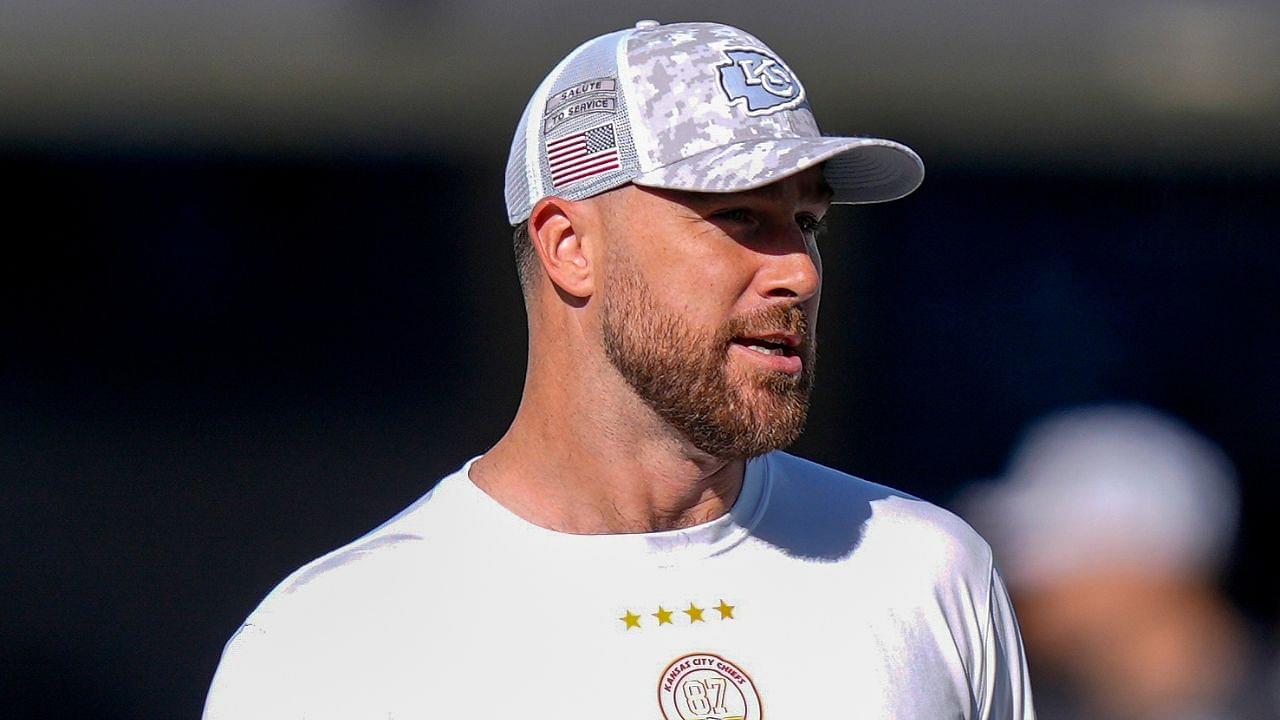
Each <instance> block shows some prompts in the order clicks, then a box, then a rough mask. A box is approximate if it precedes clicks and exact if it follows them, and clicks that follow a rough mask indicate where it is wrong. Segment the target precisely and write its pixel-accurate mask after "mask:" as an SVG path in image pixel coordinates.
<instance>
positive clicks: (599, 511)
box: [205, 21, 1033, 720]
mask: <svg viewBox="0 0 1280 720" xmlns="http://www.w3.org/2000/svg"><path fill="white" fill-rule="evenodd" d="M922 175H923V168H922V165H921V164H920V161H919V158H918V157H916V155H915V154H914V153H913V152H912V151H910V150H909V149H907V148H905V147H903V146H901V145H898V144H896V143H893V142H890V141H887V140H879V139H873V138H824V137H821V136H820V135H819V133H818V129H817V126H816V124H815V122H814V119H813V115H812V112H811V110H810V107H809V103H808V97H807V95H806V93H805V90H804V88H803V86H801V84H800V83H799V81H798V80H797V79H796V77H795V75H794V74H793V73H792V72H791V70H790V69H789V68H788V67H787V66H786V65H785V64H784V63H783V62H782V60H781V59H780V58H778V56H777V55H776V54H774V53H773V52H772V51H771V50H769V48H767V47H766V46H765V45H764V44H763V43H761V42H760V41H759V40H757V39H756V38H754V37H752V36H750V35H748V34H746V33H744V32H742V31H740V30H737V29H735V28H730V27H727V26H723V25H715V24H705V23H689V24H676V25H666V26H663V25H659V24H658V23H656V22H652V21H643V22H640V23H638V24H637V25H636V27H635V28H633V29H628V30H623V31H619V32H616V33H612V34H609V35H605V36H603V37H600V38H596V39H594V40H591V41H589V42H587V43H586V44H584V45H582V46H581V47H579V48H578V49H576V50H574V51H573V52H572V53H570V54H569V56H568V57H566V58H565V59H564V60H563V61H562V62H561V63H560V64H559V65H558V66H557V67H556V68H555V69H554V70H552V72H551V74H550V75H549V76H548V77H547V79H546V80H545V81H544V82H543V83H542V85H541V86H540V87H539V88H538V90H537V91H536V92H535V93H534V95H533V98H532V100H530V102H529V104H528V106H527V107H526V109H525V113H524V117H523V118H522V119H521V121H520V125H519V127H518V129H517V131H516V136H515V140H514V142H513V144H512V153H511V158H510V163H509V165H508V170H507V192H506V195H507V208H508V213H509V219H510V221H511V223H512V224H513V225H516V226H517V231H516V245H517V256H518V262H519V269H520V277H521V282H522V284H523V286H524V292H525V300H526V306H527V309H528V317H529V339H530V340H529V362H528V374H527V378H526V385H525V391H524V397H523V399H522V402H521V405H520V408H519V410H518V412H517V414H516V417H515V419H514V421H513V422H512V425H511V428H510V430H509V431H508V432H507V434H506V435H505V436H504V437H503V438H502V439H501V440H500V441H499V442H498V443H497V444H496V445H495V446H494V447H493V448H492V449H490V450H489V451H488V452H487V453H485V454H484V455H483V456H482V457H479V458H476V459H474V460H472V461H470V462H468V463H467V464H466V465H464V466H463V467H462V468H461V469H460V470H458V471H457V472H456V473H454V474H452V475H450V476H448V477H446V478H444V479H443V480H442V481H441V482H440V483H439V484H438V485H437V486H436V487H435V488H434V489H433V490H432V491H431V492H430V493H428V494H427V495H426V496H425V497H424V498H422V499H421V500H420V501H418V502H417V503H415V504H414V505H412V506H411V507H409V508H408V509H407V510H405V511H404V512H402V513H401V514H400V515H398V516H396V517H395V518H393V519H392V520H391V521H389V522H388V523H386V524H385V525H383V526H382V527H380V528H378V529H377V530H375V531H373V532H372V533H370V534H369V535H367V536H365V537H364V538H362V539H360V540H358V541H356V542H355V543H353V544H351V545H349V546H347V547H345V548H342V549H340V550H338V551H335V552H333V553H331V554H329V555H327V556H325V557H323V558H321V559H319V560H317V561H315V562H313V563H311V564H309V565H307V566H306V567H304V568H302V569H301V570H299V571H298V572H297V573H295V574H294V575H293V576H292V577H290V578H289V579H287V580H286V581H285V582H284V583H283V584H281V585H280V586H279V587H278V588H277V589H276V590H275V591H274V592H272V593H271V595H270V596H269V597H268V598H267V599H266V600H265V601H264V602H263V603H262V605H261V606H260V607H259V608H258V609H257V610H256V611H255V612H254V613H253V615H252V616H251V617H250V618H249V619H248V621H247V622H246V623H245V625H244V626H243V627H242V628H241V629H240V631H239V632H238V633H237V634H236V636H235V637H233V638H232V640H231V642H230V643H229V644H228V646H227V649H226V651H225V653H224V655H223V660H222V664H221V666H220V667H219V669H218V673H217V676H216V678H215V679H214V683H213V688H212V690H211V691H210V695H209V699H208V702H207V705H206V712H205V716H206V718H208V719H209V720H221V719H222V718H259V717H261V718H267V717H270V718H284V717H306V718H330V717H332V718H366V717H367V718H386V717H393V718H428V717H461V716H467V717H485V718H489V717H512V716H521V717H533V718H557V719H561V720H570V719H578V718H582V719H586V718H603V717H617V718H646V719H653V718H664V719H665V720H692V719H694V718H698V719H709V718H717V719H718V720H727V719H729V718H735V719H737V720H759V719H760V718H763V717H765V716H768V717H771V718H782V719H792V718H820V717H848V718H913V719H919V718H944V717H945V718H956V717H964V718H1031V717H1033V712H1032V709H1031V701H1030V693H1029V689H1028V685H1027V680H1026V671H1025V666H1024V661H1023V657H1022V648H1021V642H1020V640H1019V637H1018V630H1017V627H1016V623H1015V621H1014V618H1013V614H1012V611H1011V610H1010V607H1009V604H1008V600H1007V598H1006V595H1005V592H1004V589H1003V586H1002V584H1001V581H1000V579H999V577H998V576H997V575H996V573H995V570H994V569H993V567H992V561H991V554H990V551H989V549H988V547H987V545H986V543H984V542H983V541H982V540H981V539H980V538H979V537H978V536H977V535H976V534H975V533H973V531H972V530H970V529H969V527H968V526H967V525H965V524H964V523H963V522H961V521H960V520H959V519H957V518H956V517H954V516H952V515H950V514H948V513H946V512H945V511H942V510H940V509H938V508H935V507H933V506H931V505H929V504H927V503H924V502H921V501H919V500H916V499H914V498H911V497H908V496H905V495H902V494H900V493H896V492H894V491H892V490H889V489H887V488H883V487H880V486H877V485H873V484H870V483H867V482H864V481H861V480H858V479H855V478H852V477H849V476H847V475H844V474H842V473H839V472H836V471H834V470H830V469H827V468H824V467H821V466H819V465H815V464H813V463H809V462H807V461H804V460H801V459H798V458H795V457H792V456H789V455H786V454H783V453H780V452H775V451H776V450H777V449H778V448H781V447H784V446H786V445H787V444H789V443H790V442H792V441H793V440H794V439H795V438H796V437H797V436H798V435H799V433H800V431H801V427H802V425H803V422H804V418H805V411H806V406H807V400H808V396H809V390H810V386H811V383H812V379H813V362H814V335H813V329H814V323H815V321H816V319H817V311H818V298H819V291H820V289H821V265H820V263H819V258H818V251H817V247H816V245H815V241H814V236H815V234H816V232H817V230H818V227H819V225H820V223H821V222H822V219H823V216H824V215H825V213H826V211H827V208H828V206H829V205H830V204H831V203H832V202H833V201H834V202H840V203H850V202H876V201H881V200H889V199H893V198H897V197H901V196H903V195H905V194H907V193H909V192H910V191H911V190H913V189H914V188H915V187H916V186H917V185H918V184H919V182H920V180H921V178H922Z"/></svg>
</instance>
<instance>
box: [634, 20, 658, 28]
mask: <svg viewBox="0 0 1280 720" xmlns="http://www.w3.org/2000/svg"><path fill="white" fill-rule="evenodd" d="M661 24H662V23H660V22H658V21H657V20H641V21H640V22H638V23H636V29H637V30H652V29H654V28H656V27H658V26H659V25H661Z"/></svg>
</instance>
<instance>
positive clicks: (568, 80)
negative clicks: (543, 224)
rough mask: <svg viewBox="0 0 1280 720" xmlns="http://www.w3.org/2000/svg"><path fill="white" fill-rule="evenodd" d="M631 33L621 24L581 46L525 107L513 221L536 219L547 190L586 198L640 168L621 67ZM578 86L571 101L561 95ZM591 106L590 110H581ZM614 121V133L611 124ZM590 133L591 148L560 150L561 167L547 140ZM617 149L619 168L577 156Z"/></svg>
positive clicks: (513, 179)
mask: <svg viewBox="0 0 1280 720" xmlns="http://www.w3.org/2000/svg"><path fill="white" fill-rule="evenodd" d="M631 32H632V31H631V30H619V31H617V32H614V33H610V34H608V35H604V36H601V37H598V38H595V39H594V40H590V41H588V42H586V43H583V44H582V45H580V46H579V47H578V48H577V49H575V50H574V51H573V52H572V53H570V54H569V55H568V56H567V57H566V58H565V59H564V60H562V61H561V62H560V64H559V65H558V66H557V67H556V68H555V69H554V70H552V72H551V74H550V75H548V76H547V79H546V80H544V81H543V84H542V85H541V86H540V87H539V88H538V91H537V92H535V93H534V96H533V98H531V99H530V101H529V104H528V105H527V106H526V107H525V111H524V114H523V115H522V116H521V118H520V125H519V127H517V129H516V135H515V138H514V139H513V141H512V143H511V155H510V157H509V158H508V161H507V177H506V182H507V189H506V199H507V219H508V221H510V223H511V224H512V225H517V224H519V223H521V222H523V221H524V220H526V219H528V217H529V213H530V212H532V210H533V206H534V205H535V204H536V203H537V202H538V200H541V199H542V198H543V197H545V196H548V195H557V196H559V197H563V198H566V199H569V200H580V199H582V198H586V197H590V196H592V195H596V194H598V193H601V192H604V191H605V190H609V189H611V188H615V187H618V186H620V185H623V184H625V183H626V182H628V181H629V180H630V179H631V178H633V177H635V176H636V175H637V174H638V172H639V171H638V162H637V159H636V151H635V144H634V143H633V141H632V133H631V124H630V121H629V119H628V118H629V114H628V112H627V94H626V89H625V88H624V87H623V84H622V82H621V78H619V77H618V75H619V73H618V67H617V54H618V45H619V43H620V42H625V40H626V38H627V37H628V36H629V35H630V34H631ZM596 80H607V81H609V83H611V87H610V86H609V83H606V84H604V85H601V86H599V87H597V86H593V85H590V84H589V83H591V81H596ZM574 91H580V92H577V93H576V94H573V95H572V96H571V97H569V98H567V99H566V98H564V97H562V96H561V94H562V93H566V92H574ZM583 104H587V105H586V109H584V110H582V111H577V110H579V106H581V105H583ZM570 111H575V112H570ZM608 124H611V125H612V133H611V134H610V133H609V131H608V129H606V128H604V127H603V126H605V125H608ZM588 131H590V132H589V133H588ZM584 133H588V137H589V138H590V140H591V141H590V145H589V148H587V149H583V150H575V149H573V148H570V149H569V150H567V151H562V152H559V153H557V154H556V159H557V164H556V167H555V168H554V169H553V167H552V161H551V159H549V158H548V154H547V142H548V141H550V142H552V143H561V144H563V143H570V142H573V141H574V140H575V139H576V138H579V137H581V136H582V135H583V134H584ZM610 137H612V141H611V143H612V147H609V146H610V141H609V138H610ZM614 149H616V158H617V165H618V167H617V168H616V169H609V170H605V171H603V172H594V170H595V169H598V168H599V167H600V166H598V165H596V166H593V165H590V164H587V165H582V164H579V163H576V162H574V160H575V159H576V158H577V157H578V156H580V155H582V154H583V153H587V152H591V154H593V155H595V156H596V157H600V158H602V160H603V161H604V162H608V157H607V156H608V155H610V153H611V152H612V150H614ZM592 151H593V152H592ZM566 153H567V154H566ZM553 170H554V172H553ZM535 195H536V197H535Z"/></svg>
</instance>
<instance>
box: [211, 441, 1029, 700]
mask: <svg viewBox="0 0 1280 720" xmlns="http://www.w3.org/2000/svg"><path fill="white" fill-rule="evenodd" d="M470 465H471V463H467V464H466V465H465V466H463V467H462V468H461V469H460V470H458V471H457V472H455V473H453V474H452V475H449V476H448V477H446V478H444V479H443V480H442V481H441V482H440V483H439V484H438V485H437V486H436V487H435V488H434V489H433V490H432V491H431V492H429V493H427V495H425V496H424V497H423V498H422V499H420V500H418V501H417V502H415V503H414V504H413V505H411V506H410V507H409V508H408V509H406V510H405V511H403V512H401V513H400V514H399V515H397V516H396V517H394V518H392V519H391V520H390V521H388V522H387V523H386V524H384V525H382V526H381V527H379V528H378V529H376V530H374V531H373V532H371V533H369V534H368V535H366V536H364V537H363V538H361V539H359V540H357V541H355V542H353V543H351V544H350V545H347V546H346V547H343V548H341V549H339V550H336V551H334V552H332V553H329V554H328V555H326V556H324V557H322V558H320V559H318V560H316V561H314V562H312V563H310V564H308V565H306V566H305V567H303V568H302V569H300V570H298V571H297V572H295V573H294V574H293V575H291V576H290V577H289V578H288V579H286V580H285V581H284V582H283V583H281V584H280V586H279V587H277V588H276V589H275V590H274V591H272V593H271V594H270V595H268V596H267V598H266V599H265V600H264V601H263V602H262V604H261V605H260V606H259V607H258V609H257V610H255V611H254V612H253V614H252V615H250V617H249V619H248V620H247V621H245V623H244V625H243V626H242V627H241V628H240V629H239V631H237V632H236V634H235V635H234V636H233V637H232V638H231V641H230V642H229V643H228V644H227V647H226V650H225V651H224V653H223V656H222V662H221V664H220V665H219V667H218V671H217V675H216V676H215V677H214V680H213V686H212V688H211V689H210V691H209V697H208V700H207V701H206V705H205V713H204V717H205V720H251V719H255V718H264V719H265V718H271V719H272V720H280V719H282V718H308V719H310V720H319V719H321V718H334V719H337V718H341V719H343V720H358V719H361V718H370V719H374V718H376V719H378V720H387V719H388V718H392V719H395V720H401V719H404V720H407V719H410V718H412V719H414V720H425V719H432V720H434V719H437V718H462V717H466V718H516V717H520V718H537V719H539V720H541V719H543V718H547V719H551V718H554V719H555V720H601V719H603V718H611V719H612V718H616V719H619V720H710V719H711V718H715V719H716V720H730V719H734V720H760V719H761V718H764V717H767V718H771V719H773V720H816V719H818V718H850V719H854V718H857V719H859V720H866V719H870V718H903V719H910V720H924V719H933V718H1000V719H1010V720H1021V719H1024V718H1025V719H1032V718H1034V712H1033V710H1032V707H1031V692H1030V687H1029V685H1028V681H1027V672H1026V664H1025V660H1024V658H1023V652H1022V643H1021V639H1020V638H1019V635H1018V628H1017V623H1016V621H1015V620H1014V616H1013V612H1012V610H1011V609H1010V606H1009V600H1008V597H1007V595H1006V593H1005V589H1004V587H1003V585H1002V583H1001V581H1000V578H999V576H998V575H997V574H996V572H995V570H994V568H993V567H992V562H991V551H990V549H989V548H988V546H987V544H986V543H985V542H984V541H983V540H982V539H981V538H980V537H978V535H977V534H976V533H974V531H973V530H972V529H970V528H969V526H968V525H966V524H965V523H964V522H962V521H961V520H960V519H958V518H957V517H955V516H954V515H952V514H950V513H948V512H946V511H945V510H942V509H940V508H938V507H936V506H933V505H930V504H928V503H926V502H923V501H921V500H918V499H915V498H912V497H910V496H907V495H904V494H902V493H899V492H896V491H894V490H890V489H888V488H885V487H882V486H879V485H875V484H872V483H869V482H866V481H863V480H859V479H857V478H853V477H850V476H848V475H845V474H843V473H840V472H837V471H835V470H831V469H829V468H826V467H823V466H821V465H817V464H815V463H812V462H809V461H806V460H802V459H800V458H797V457H794V456H791V455H787V454H785V453H781V452H774V453H770V454H768V455H765V456H763V457H761V458H757V459H755V460H752V461H751V462H749V463H748V464H747V470H746V477H745V482H744V485H743V489H742V492H741V494H740V496H739V498H738V500H737V502H736V503H735V504H734V507H733V509H732V510H731V511H730V512H729V513H728V514H726V515H724V516H723V517H721V518H719V519H717V520H713V521H712V522H709V523H705V524H703V525H698V526H695V527H691V528H687V529H683V530H674V531H667V532H658V533H647V534H633V535H570V534H565V533H558V532H554V531H551V530H547V529H544V528H541V527H538V526H535V525H532V524H530V523H528V522H526V521H524V520H522V519H521V518H519V517H518V516H516V515H515V514H513V513H511V512H510V511H508V510H507V509H506V508H504V507H503V506H501V505H499V504H498V503H497V502H496V501H494V500H493V499H492V498H490V497H489V496H488V495H487V494H485V493H484V492H483V491H482V490H480V489H479V488H477V487H476V486H475V485H474V484H473V483H472V482H471V480H470V478H469V476H468V469H469V468H470Z"/></svg>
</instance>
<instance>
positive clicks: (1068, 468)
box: [959, 405, 1280, 720]
mask: <svg viewBox="0 0 1280 720" xmlns="http://www.w3.org/2000/svg"><path fill="white" fill-rule="evenodd" d="M959 505H960V509H961V511H962V513H963V514H964V515H965V517H968V518H970V519H971V520H973V522H974V524H975V525H976V526H977V527H978V528H980V529H982V530H983V532H985V533H986V534H987V537H989V538H991V543H992V545H993V546H994V548H995V552H996V554H997V555H999V557H1000V558H1001V560H1002V566H1003V567H1004V569H1005V573H1006V577H1007V578H1008V580H1009V587H1010V590H1011V591H1012V593H1013V595H1014V597H1016V598H1017V599H1018V607H1019V608H1020V609H1021V615H1022V618H1023V620H1024V623H1023V627H1025V628H1026V641H1027V651H1028V654H1029V655H1030V657H1031V659H1032V661H1033V662H1035V664H1036V667H1037V669H1038V673H1039V674H1038V676H1037V687H1038V689H1039V691H1040V692H1039V699H1040V715H1041V717H1051V718H1061V719H1063V720H1066V719H1068V718H1081V717H1087V718H1092V719H1094V720H1214V719H1219V720H1221V719H1225V718H1232V719H1233V720H1249V719H1250V718H1259V719H1260V718H1275V717H1277V716H1278V715H1280V713H1277V709H1280V708H1277V707H1276V705H1275V698H1274V694H1273V693H1274V688H1273V687H1272V685H1273V683H1274V679H1273V678H1271V677H1269V672H1270V662H1269V658H1268V657H1267V656H1268V655H1270V654H1271V652H1272V651H1271V648H1270V647H1268V646H1267V643H1266V639H1265V633H1261V632H1259V631H1258V629H1257V628H1250V627H1249V625H1248V622H1247V621H1246V620H1245V618H1243V617H1242V616H1241V615H1240V613H1239V612H1238V611H1237V610H1236V608H1234V607H1233V606H1232V604H1231V602H1230V599H1229V598H1228V597H1227V595H1226V594H1225V592H1224V591H1223V587H1222V578H1223V577H1224V575H1225V572H1226V570H1227V567H1228V564H1229V561H1230V559H1231V549H1232V546H1233V544H1234V542H1235V537H1236V532H1237V528H1238V523H1239V517H1240V489H1239V485H1238V482H1237V480H1236V476H1235V471H1234V469H1233V468H1232V466H1231V462H1230V460H1229V459H1228V458H1227V456H1226V455H1225V454H1224V453H1223V451H1222V449H1221V448H1219V447H1218V446H1217V445H1215V444H1214V443H1213V441H1211V440H1209V439H1208V438H1207V437H1205V436H1203V435H1201V434H1200V433H1198V432H1196V431H1195V430H1194V429H1193V428H1191V427H1190V426H1189V425H1187V424H1186V423H1184V422H1182V421H1181V420H1178V419H1177V418H1174V417H1172V416H1169V415H1166V414H1164V413H1162V412H1159V411H1157V410H1155V409H1153V408H1149V407H1144V406H1141V405H1091V406H1082V407H1074V408H1069V409H1063V410H1058V411H1055V412H1054V413H1052V414H1050V415H1049V416H1047V417H1045V418H1042V419H1040V420H1038V421H1036V422H1035V423H1034V424H1033V425H1032V426H1031V427H1030V428H1029V429H1028V430H1027V432H1026V433H1025V434H1024V436H1023V438H1022V440H1021V441H1020V442H1019V443H1018V446H1017V448H1016V450H1015V451H1014V453H1013V454H1012V456H1011V457H1010V461H1009V465H1008V470H1007V471H1006V473H1005V475H1004V476H1003V477H1001V478H999V479H998V480H995V481H992V482H987V483H981V484H977V485H975V486H973V487H971V488H969V490H968V491H967V492H966V493H965V494H963V495H961V497H960V502H959Z"/></svg>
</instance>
